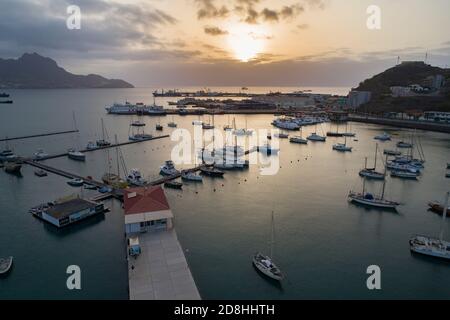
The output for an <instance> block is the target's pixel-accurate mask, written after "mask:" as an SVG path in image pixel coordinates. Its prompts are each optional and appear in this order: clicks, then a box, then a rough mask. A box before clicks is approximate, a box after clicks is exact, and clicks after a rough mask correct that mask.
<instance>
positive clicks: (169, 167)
mask: <svg viewBox="0 0 450 320" xmlns="http://www.w3.org/2000/svg"><path fill="white" fill-rule="evenodd" d="M160 169H161V171H160V173H161V174H162V175H165V176H173V175H176V174H179V173H180V171H178V170H177V169H176V168H175V164H174V163H173V161H171V160H168V161H166V162H165V164H164V165H163V166H161V167H160Z"/></svg>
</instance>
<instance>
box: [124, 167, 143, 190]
mask: <svg viewBox="0 0 450 320" xmlns="http://www.w3.org/2000/svg"><path fill="white" fill-rule="evenodd" d="M127 182H128V183H129V184H132V185H135V186H138V187H141V186H144V185H145V184H147V181H146V180H145V179H144V178H142V174H141V172H140V171H139V169H131V171H130V173H129V174H128V176H127Z"/></svg>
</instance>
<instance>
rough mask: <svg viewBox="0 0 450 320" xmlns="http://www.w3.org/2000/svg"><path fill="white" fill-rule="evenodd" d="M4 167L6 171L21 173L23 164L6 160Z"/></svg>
mask: <svg viewBox="0 0 450 320" xmlns="http://www.w3.org/2000/svg"><path fill="white" fill-rule="evenodd" d="M4 165H5V167H4V170H5V172H7V173H11V174H19V173H20V170H21V169H22V165H21V164H20V163H17V162H6V163H5V164H4Z"/></svg>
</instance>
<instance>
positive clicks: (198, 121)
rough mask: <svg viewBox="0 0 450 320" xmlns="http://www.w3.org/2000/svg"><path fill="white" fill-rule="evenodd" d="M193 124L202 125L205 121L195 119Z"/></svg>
mask: <svg viewBox="0 0 450 320" xmlns="http://www.w3.org/2000/svg"><path fill="white" fill-rule="evenodd" d="M192 125H193V126H201V125H203V121H201V120H194V121H192Z"/></svg>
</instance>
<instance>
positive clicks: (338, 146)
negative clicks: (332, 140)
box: [333, 137, 353, 152]
mask: <svg viewBox="0 0 450 320" xmlns="http://www.w3.org/2000/svg"><path fill="white" fill-rule="evenodd" d="M333 150H336V151H339V152H352V150H353V147H349V146H347V137H345V142H344V143H337V144H335V145H333Z"/></svg>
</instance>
